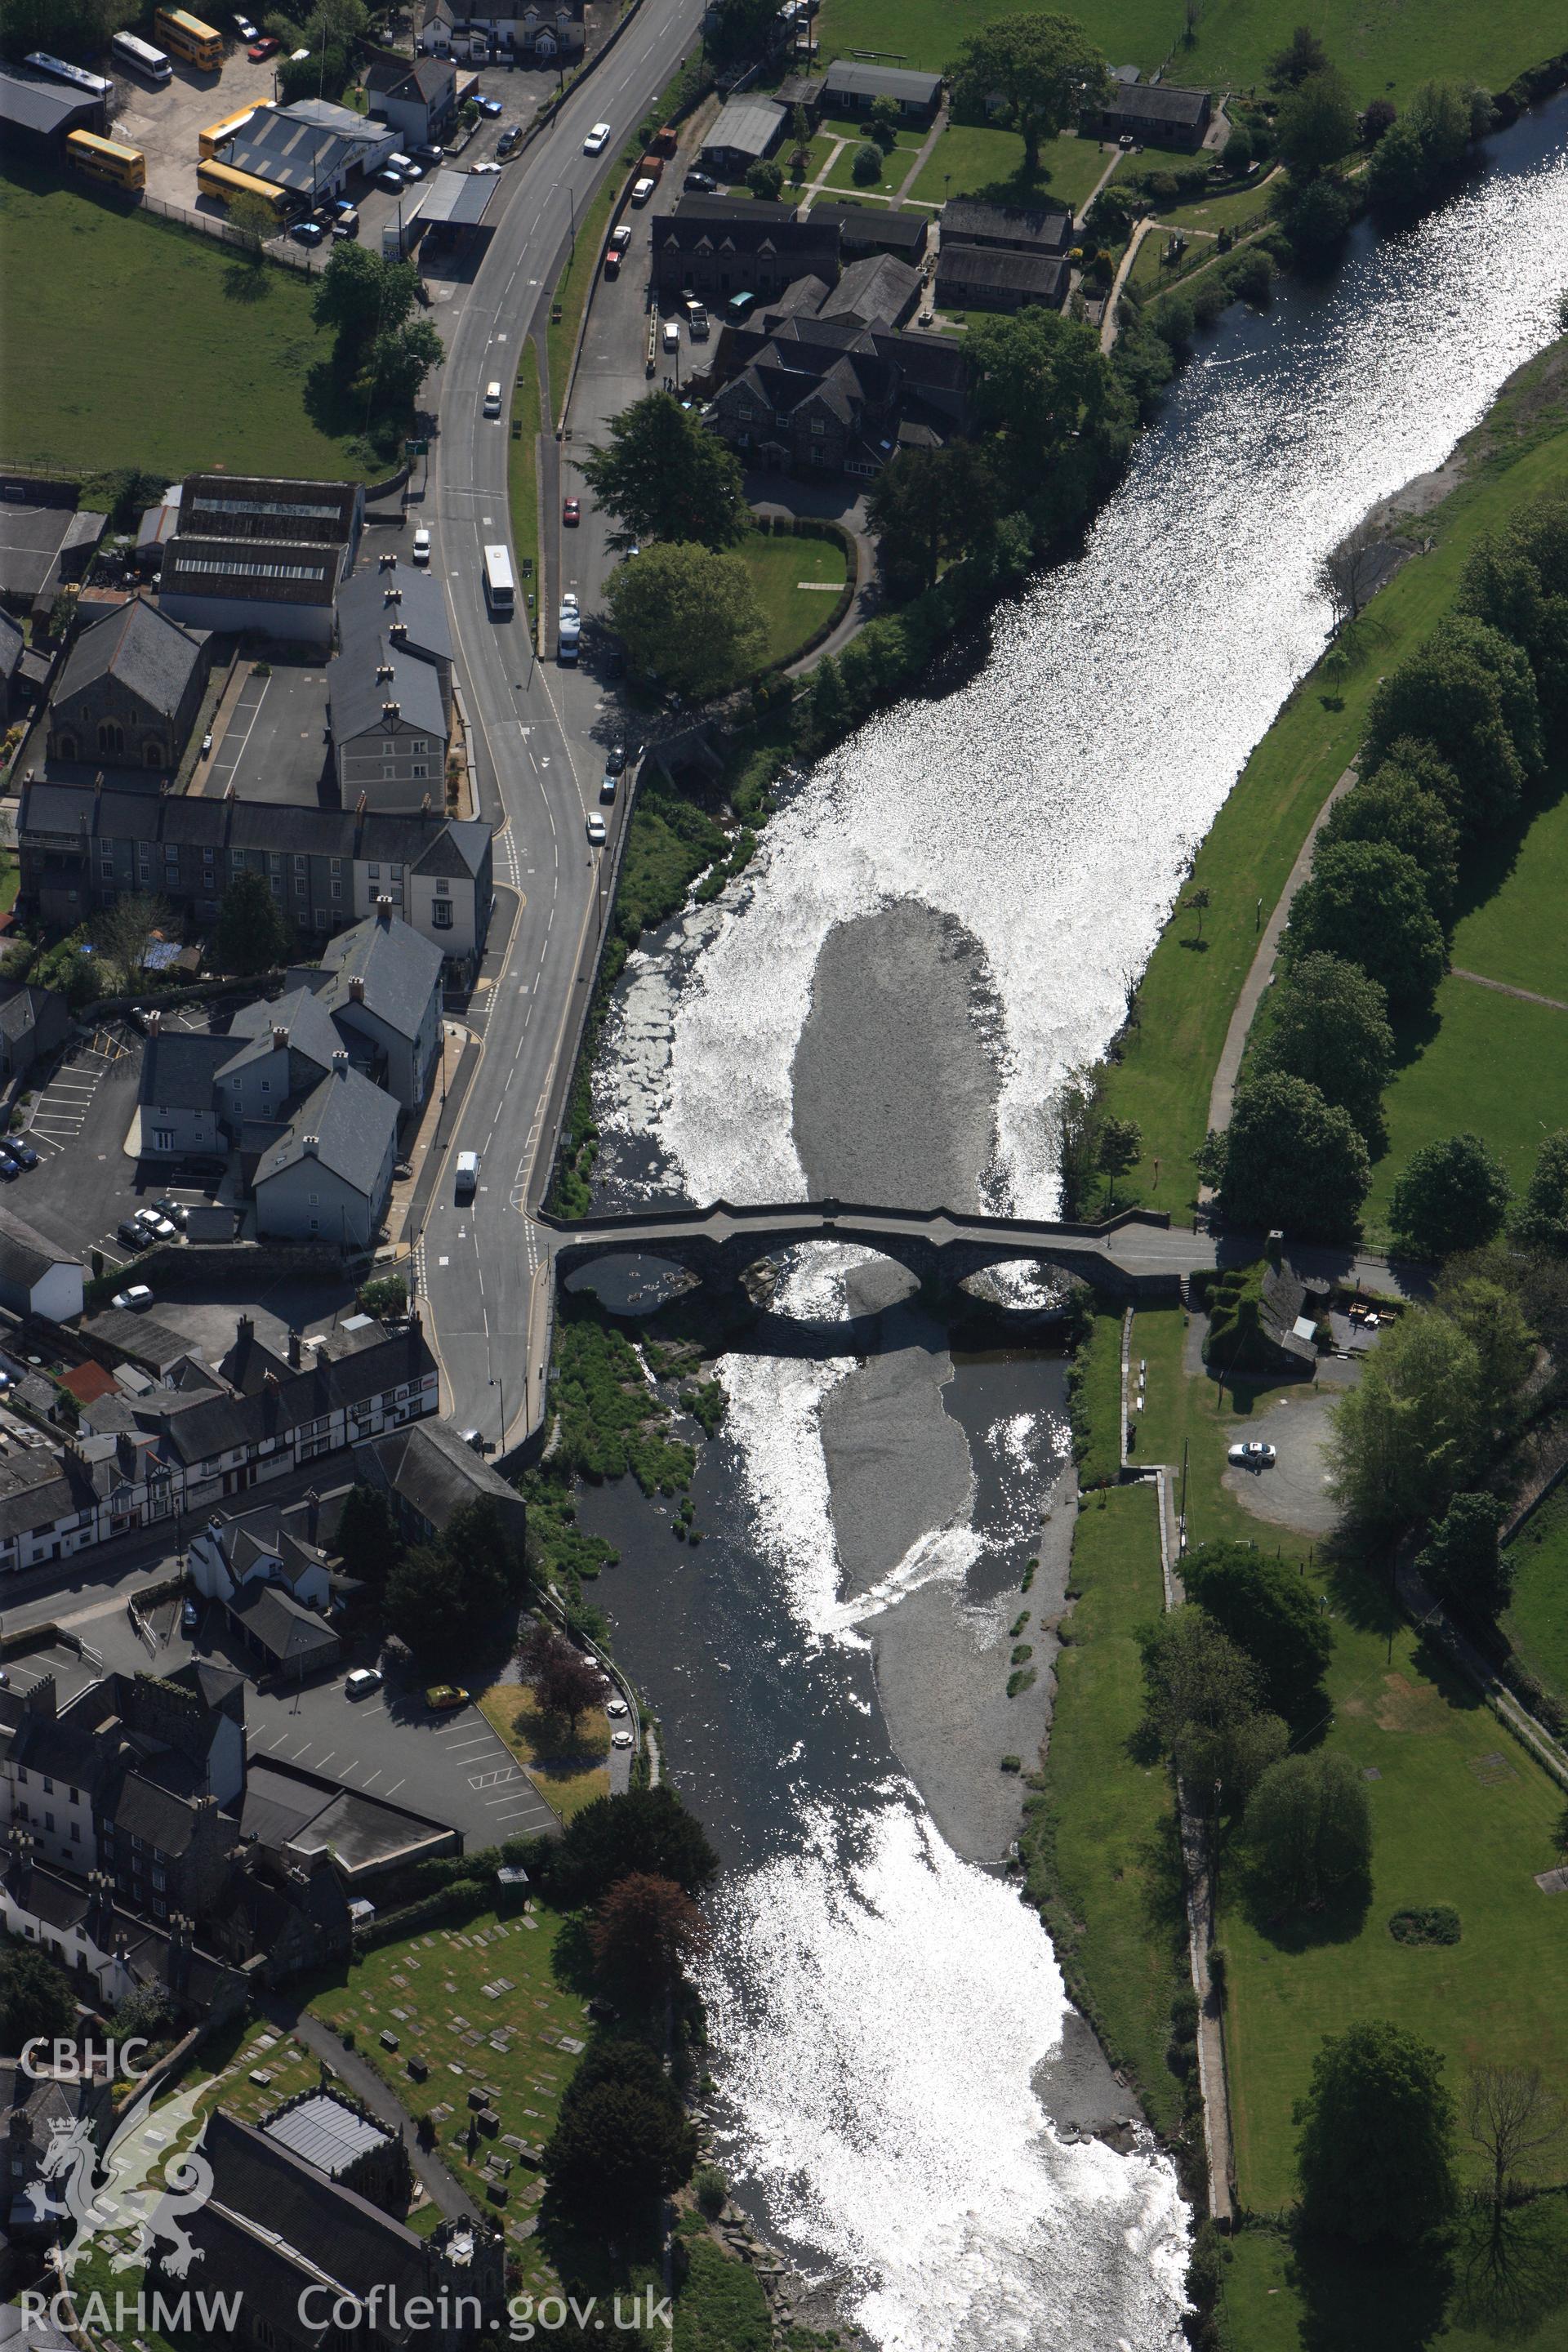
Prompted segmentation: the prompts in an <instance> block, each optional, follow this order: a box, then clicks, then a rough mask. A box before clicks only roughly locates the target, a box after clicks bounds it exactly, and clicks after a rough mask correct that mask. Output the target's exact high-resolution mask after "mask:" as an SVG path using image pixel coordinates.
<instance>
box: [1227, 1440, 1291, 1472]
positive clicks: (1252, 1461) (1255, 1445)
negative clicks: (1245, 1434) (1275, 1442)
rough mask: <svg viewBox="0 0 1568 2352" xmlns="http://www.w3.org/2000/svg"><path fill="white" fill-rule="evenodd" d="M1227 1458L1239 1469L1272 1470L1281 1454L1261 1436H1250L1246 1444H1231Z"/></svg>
mask: <svg viewBox="0 0 1568 2352" xmlns="http://www.w3.org/2000/svg"><path fill="white" fill-rule="evenodd" d="M1225 1458H1226V1461H1227V1462H1233V1463H1234V1464H1235V1465H1236V1466H1237V1469H1238V1470H1271V1469H1272V1468H1273V1466H1274V1465H1275V1463H1276V1462H1278V1460H1279V1455H1278V1454H1276V1453H1275V1451H1274V1448H1273V1447H1272V1445H1267V1444H1265V1443H1264V1441H1263V1439H1262V1438H1261V1437H1249V1438H1248V1439H1247V1443H1246V1444H1245V1445H1233V1446H1231V1447H1230V1449H1229V1451H1228V1452H1227V1453H1226V1457H1225Z"/></svg>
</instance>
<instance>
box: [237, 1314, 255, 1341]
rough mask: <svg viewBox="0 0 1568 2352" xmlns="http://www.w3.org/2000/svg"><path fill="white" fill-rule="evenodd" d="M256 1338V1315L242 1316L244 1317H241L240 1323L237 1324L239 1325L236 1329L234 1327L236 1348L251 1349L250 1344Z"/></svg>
mask: <svg viewBox="0 0 1568 2352" xmlns="http://www.w3.org/2000/svg"><path fill="white" fill-rule="evenodd" d="M255 1337H256V1318H255V1316H254V1315H242V1316H241V1317H240V1318H239V1320H238V1322H237V1324H236V1325H235V1327H234V1340H235V1345H236V1347H237V1348H248V1347H249V1345H250V1343H251V1341H252V1340H253V1339H255Z"/></svg>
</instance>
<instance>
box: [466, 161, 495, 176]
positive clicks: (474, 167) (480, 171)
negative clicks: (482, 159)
mask: <svg viewBox="0 0 1568 2352" xmlns="http://www.w3.org/2000/svg"><path fill="white" fill-rule="evenodd" d="M499 171H500V164H499V163H470V164H469V165H468V177H469V179H470V180H482V179H484V178H485V176H486V175H487V173H491V172H498V173H499Z"/></svg>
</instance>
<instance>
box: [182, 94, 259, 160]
mask: <svg viewBox="0 0 1568 2352" xmlns="http://www.w3.org/2000/svg"><path fill="white" fill-rule="evenodd" d="M255 111H256V109H255V107H254V106H237V107H236V108H235V110H234V112H233V113H232V114H226V115H225V116H224V118H223V121H221V122H209V123H208V124H207V127H206V129H205V131H200V132H198V134H197V137H196V151H197V152H198V154H199V155H200V157H201V160H202V162H203V163H209V162H210V161H211V159H212V157H213V156H215V155H216V153H217V151H218V149H219V148H220V147H221V146H222V145H223V144H224V142H226V140H229V139H232V138H233V137H234V134H235V132H236V131H237V130H238V129H239V126H240V124H241V123H242V122H248V121H249V120H250V118H251V116H252V115H253V114H254V113H255Z"/></svg>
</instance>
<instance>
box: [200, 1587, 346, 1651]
mask: <svg viewBox="0 0 1568 2352" xmlns="http://www.w3.org/2000/svg"><path fill="white" fill-rule="evenodd" d="M224 1605H225V1607H226V1609H227V1610H228V1611H229V1612H230V1613H231V1614H232V1615H233V1616H236V1617H237V1618H238V1619H239V1621H240V1622H241V1623H242V1624H243V1625H244V1627H245V1629H246V1632H247V1633H249V1634H251V1635H252V1636H253V1637H254V1638H255V1639H256V1640H257V1641H258V1642H259V1643H260V1644H261V1646H262V1648H263V1649H264V1650H265V1651H266V1653H267V1654H268V1657H269V1658H270V1659H271V1660H272V1661H273V1663H274V1664H276V1665H279V1666H292V1665H298V1664H301V1663H302V1662H303V1661H304V1660H306V1659H309V1658H315V1657H320V1656H321V1655H322V1654H324V1653H326V1652H329V1651H330V1652H331V1654H332V1655H333V1656H334V1657H335V1656H336V1654H337V1652H338V1649H339V1647H340V1643H339V1641H338V1637H337V1635H336V1634H335V1633H333V1631H332V1629H331V1626H330V1625H329V1624H328V1623H327V1622H326V1621H325V1620H324V1619H323V1618H321V1617H319V1616H318V1615H317V1614H316V1612H315V1611H314V1610H313V1609H307V1608H305V1607H304V1606H303V1605H302V1603H301V1602H300V1601H296V1600H295V1599H294V1597H293V1595H292V1594H291V1593H288V1592H280V1591H279V1589H278V1587H277V1586H276V1585H274V1584H263V1583H260V1582H259V1581H256V1582H252V1583H250V1584H242V1585H241V1586H240V1587H239V1590H238V1591H237V1592H233V1593H231V1594H230V1595H229V1597H228V1599H227V1601H226V1602H225V1604H224Z"/></svg>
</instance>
